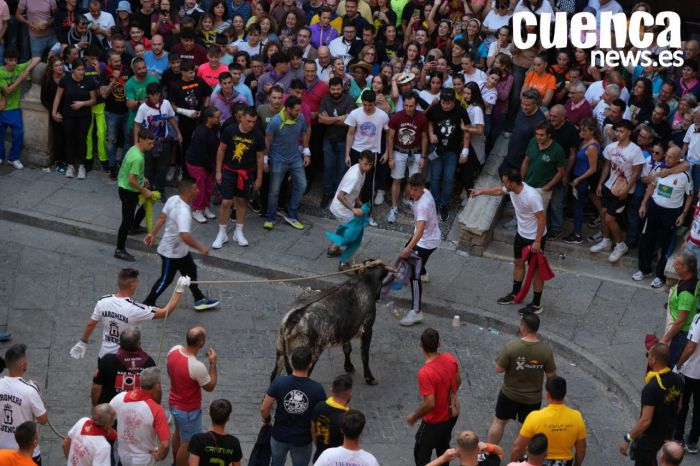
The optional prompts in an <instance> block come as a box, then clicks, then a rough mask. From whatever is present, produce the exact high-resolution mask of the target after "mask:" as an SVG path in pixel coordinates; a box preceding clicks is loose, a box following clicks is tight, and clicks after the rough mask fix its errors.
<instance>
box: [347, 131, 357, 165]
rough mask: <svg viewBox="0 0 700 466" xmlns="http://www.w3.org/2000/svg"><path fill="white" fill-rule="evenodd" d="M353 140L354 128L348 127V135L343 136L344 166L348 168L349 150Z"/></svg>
mask: <svg viewBox="0 0 700 466" xmlns="http://www.w3.org/2000/svg"><path fill="white" fill-rule="evenodd" d="M354 140H355V127H354V126H350V127H348V134H347V135H346V136H345V165H347V166H348V167H349V166H350V149H352V142H353V141H354Z"/></svg>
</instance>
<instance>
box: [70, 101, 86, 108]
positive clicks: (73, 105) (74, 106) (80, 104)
mask: <svg viewBox="0 0 700 466" xmlns="http://www.w3.org/2000/svg"><path fill="white" fill-rule="evenodd" d="M82 107H83V102H80V101H77V102H73V103H72V104H70V108H71V109H73V110H80V109H81V108H82Z"/></svg>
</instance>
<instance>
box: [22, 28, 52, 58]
mask: <svg viewBox="0 0 700 466" xmlns="http://www.w3.org/2000/svg"><path fill="white" fill-rule="evenodd" d="M56 42H57V41H56V36H55V35H54V34H53V33H51V35H48V36H46V37H30V38H29V45H30V47H31V49H32V58H34V57H40V56H42V55H43V53H44V52H45V51H46V49H50V48H51V47H53V46H54V45H55V44H56Z"/></svg>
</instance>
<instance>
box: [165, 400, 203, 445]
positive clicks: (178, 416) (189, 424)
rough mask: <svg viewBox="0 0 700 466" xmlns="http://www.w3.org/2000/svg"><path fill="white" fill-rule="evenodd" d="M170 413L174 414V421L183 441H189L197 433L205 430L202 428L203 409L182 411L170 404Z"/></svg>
mask: <svg viewBox="0 0 700 466" xmlns="http://www.w3.org/2000/svg"><path fill="white" fill-rule="evenodd" d="M170 413H171V414H172V415H173V421H174V422H175V427H177V430H178V432H179V434H180V441H181V442H189V441H190V439H191V438H192V437H193V436H194V435H195V434H199V433H201V432H202V431H203V430H204V429H202V410H201V409H195V410H194V411H182V410H180V409H177V408H174V407H172V406H170Z"/></svg>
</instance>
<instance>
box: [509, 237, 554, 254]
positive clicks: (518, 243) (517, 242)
mask: <svg viewBox="0 0 700 466" xmlns="http://www.w3.org/2000/svg"><path fill="white" fill-rule="evenodd" d="M534 242H535V240H534V239H527V238H523V237H522V236H520V235H519V234H518V233H516V234H515V239H514V240H513V258H515V259H522V258H523V248H524V247H525V246H530V245H531V244H532V243H534ZM545 244H547V235H544V236H542V244H541V245H540V247H541V248H542V250H543V251H544V246H545Z"/></svg>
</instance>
